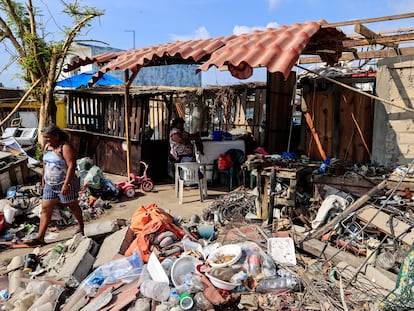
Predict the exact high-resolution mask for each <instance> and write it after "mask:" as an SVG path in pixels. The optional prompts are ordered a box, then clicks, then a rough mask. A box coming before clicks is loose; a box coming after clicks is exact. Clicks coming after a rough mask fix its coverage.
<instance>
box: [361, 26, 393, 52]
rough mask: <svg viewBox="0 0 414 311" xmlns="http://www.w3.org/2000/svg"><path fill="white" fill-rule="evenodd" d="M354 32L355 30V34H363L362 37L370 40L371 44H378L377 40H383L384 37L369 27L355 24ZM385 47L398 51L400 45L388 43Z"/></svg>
mask: <svg viewBox="0 0 414 311" xmlns="http://www.w3.org/2000/svg"><path fill="white" fill-rule="evenodd" d="M354 30H355V32H357V33H359V34H361V35H362V36H364V37H365V38H366V39H368V40H370V41H371V44H376V42H377V39H379V38H383V36H381V35H380V34H377V33H375V32H374V31H372V30H371V29H369V28H368V27H366V26H364V25H362V24H355V26H354ZM384 45H385V46H389V47H391V48H394V49H396V48H397V47H398V45H397V44H395V43H394V42H390V43H386V44H384Z"/></svg>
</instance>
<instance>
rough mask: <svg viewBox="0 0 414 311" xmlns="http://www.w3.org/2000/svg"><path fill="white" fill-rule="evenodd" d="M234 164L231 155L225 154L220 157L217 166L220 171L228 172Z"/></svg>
mask: <svg viewBox="0 0 414 311" xmlns="http://www.w3.org/2000/svg"><path fill="white" fill-rule="evenodd" d="M232 164H233V161H232V160H231V157H230V155H229V154H223V153H221V154H220V155H219V157H218V161H217V166H218V169H219V170H221V171H222V170H228V169H229V168H230V167H231V165H232Z"/></svg>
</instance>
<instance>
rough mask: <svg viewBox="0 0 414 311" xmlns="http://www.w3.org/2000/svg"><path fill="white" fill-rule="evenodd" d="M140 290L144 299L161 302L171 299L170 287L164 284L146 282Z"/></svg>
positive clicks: (151, 281)
mask: <svg viewBox="0 0 414 311" xmlns="http://www.w3.org/2000/svg"><path fill="white" fill-rule="evenodd" d="M139 290H140V292H141V294H142V295H143V296H144V297H147V298H151V299H154V300H156V301H160V302H163V301H167V300H168V298H169V297H170V286H169V285H168V283H164V282H157V281H153V280H145V281H144V282H142V284H141V286H140V288H139Z"/></svg>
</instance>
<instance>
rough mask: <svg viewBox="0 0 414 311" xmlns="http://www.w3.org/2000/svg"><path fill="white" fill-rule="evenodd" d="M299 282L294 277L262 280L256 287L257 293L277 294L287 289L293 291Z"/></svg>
mask: <svg viewBox="0 0 414 311" xmlns="http://www.w3.org/2000/svg"><path fill="white" fill-rule="evenodd" d="M296 284H297V281H296V280H295V279H294V278H293V277H289V276H286V277H272V278H266V279H261V280H260V281H259V283H258V284H257V287H256V292H257V293H268V292H277V291H280V290H285V289H293V288H294V287H295V286H296Z"/></svg>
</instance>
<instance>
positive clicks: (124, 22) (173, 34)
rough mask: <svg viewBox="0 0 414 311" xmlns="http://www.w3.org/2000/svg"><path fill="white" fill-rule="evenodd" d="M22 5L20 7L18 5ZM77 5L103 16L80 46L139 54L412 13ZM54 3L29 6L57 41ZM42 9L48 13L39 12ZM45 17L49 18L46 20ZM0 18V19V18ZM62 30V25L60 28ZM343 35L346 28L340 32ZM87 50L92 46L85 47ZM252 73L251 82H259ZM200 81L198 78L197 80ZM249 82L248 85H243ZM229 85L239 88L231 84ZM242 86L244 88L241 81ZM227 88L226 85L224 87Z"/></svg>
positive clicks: (211, 0) (324, 7) (95, 1)
mask: <svg viewBox="0 0 414 311" xmlns="http://www.w3.org/2000/svg"><path fill="white" fill-rule="evenodd" d="M23 2H24V1H23ZM81 2H82V3H83V4H87V5H91V6H94V7H97V8H99V9H102V10H105V15H104V16H102V17H100V18H99V19H96V20H95V21H94V22H93V23H92V29H91V30H90V31H89V32H88V33H87V34H85V35H84V36H82V38H80V39H82V40H86V41H85V42H88V41H87V40H97V41H100V42H103V43H104V44H108V45H109V46H112V47H116V48H120V49H131V48H132V47H133V44H134V39H133V36H134V34H135V47H136V48H142V47H148V46H151V45H158V44H162V43H166V42H173V41H176V40H192V39H203V38H209V37H219V36H229V35H232V34H240V33H242V32H249V31H252V30H253V29H265V28H266V27H268V26H272V27H278V26H280V25H291V24H294V23H297V22H305V21H318V20H321V19H325V20H326V21H328V22H341V21H348V20H355V19H365V18H373V17H381V16H388V15H395V14H402V13H409V12H414V1H412V0H343V1H341V0H330V1H327V0H136V1H134V0H81ZM59 3H60V1H56V0H54V1H47V0H41V1H40V0H33V5H34V6H36V7H39V8H40V9H41V10H42V11H43V13H44V17H43V19H44V20H45V21H47V30H48V32H49V30H50V33H51V35H50V38H55V39H56V38H58V33H55V32H54V30H55V29H57V28H56V27H57V26H56V24H60V26H61V25H62V24H63V23H65V21H66V18H65V16H64V15H62V14H61V10H60V6H59ZM45 4H47V5H48V9H46V8H45ZM48 12H51V13H52V14H53V16H54V18H53V19H49V17H48V14H49V13H48ZM0 14H1V13H0ZM412 24H413V19H402V20H399V21H387V22H381V23H372V24H366V26H368V27H369V28H371V29H373V30H375V31H381V30H390V29H398V28H408V27H412ZM66 25H67V23H66ZM342 29H343V31H344V32H346V33H353V31H352V28H349V27H342ZM89 43H91V44H92V42H89ZM1 55H3V56H2V57H1V58H0V82H2V83H3V84H4V86H5V87H15V86H19V85H20V86H22V84H21V83H20V82H19V81H18V80H16V78H14V76H15V75H14V73H15V71H16V70H17V69H16V68H15V67H13V68H12V69H11V70H7V71H1V69H2V68H3V67H4V64H6V63H7V61H8V55H7V54H5V53H4V52H2V53H1ZM225 74H226V75H224V78H223V77H221V76H222V75H218V74H217V73H216V71H215V70H212V69H210V70H209V71H208V72H207V73H205V74H204V75H205V76H206V79H209V80H211V81H212V82H213V83H209V84H221V83H226V82H224V81H222V80H221V79H225V80H226V81H227V82H228V81H232V79H231V78H229V77H230V74H229V73H225ZM264 77H265V74H264V73H263V72H262V73H260V72H258V74H257V75H255V76H254V78H251V79H254V80H262V79H264ZM203 80H204V78H203ZM248 81H249V80H248ZM234 82H235V83H240V81H239V80H237V79H234ZM242 82H247V81H246V80H244V81H242ZM230 83H231V82H230Z"/></svg>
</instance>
